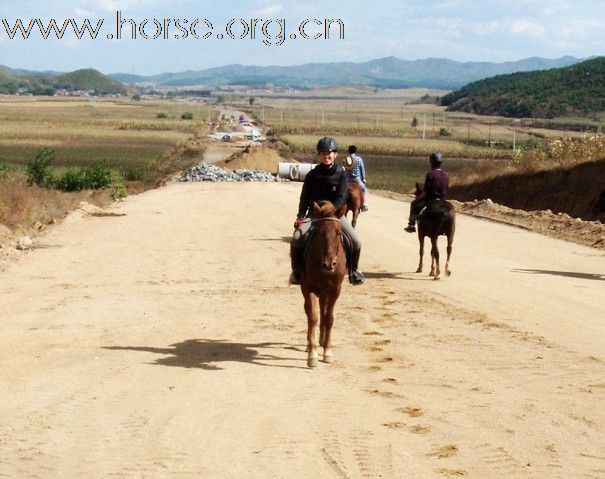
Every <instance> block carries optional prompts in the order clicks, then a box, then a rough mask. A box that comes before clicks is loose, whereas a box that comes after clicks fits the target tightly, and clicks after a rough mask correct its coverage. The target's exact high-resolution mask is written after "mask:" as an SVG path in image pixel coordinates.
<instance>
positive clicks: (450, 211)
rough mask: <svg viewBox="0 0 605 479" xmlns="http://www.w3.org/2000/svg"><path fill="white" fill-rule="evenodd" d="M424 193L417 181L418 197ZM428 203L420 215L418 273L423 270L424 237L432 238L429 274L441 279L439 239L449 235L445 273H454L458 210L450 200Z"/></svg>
mask: <svg viewBox="0 0 605 479" xmlns="http://www.w3.org/2000/svg"><path fill="white" fill-rule="evenodd" d="M420 193H422V187H421V186H420V185H419V184H418V183H416V192H415V195H416V197H418V195H420ZM435 201H436V203H435V202H434V203H433V204H431V203H430V202H429V203H428V204H427V206H426V208H425V210H424V211H423V212H422V214H421V215H420V216H419V217H418V240H419V241H420V261H419V263H418V269H417V270H416V273H421V272H422V256H423V255H424V237H425V236H428V237H429V238H431V272H430V273H429V276H433V279H439V275H440V271H439V248H437V239H438V238H439V236H441V235H445V236H446V237H447V260H446V262H445V275H446V276H449V275H450V274H452V272H451V271H450V256H451V254H452V244H453V242H454V232H455V231H456V211H455V210H454V205H452V204H451V203H450V202H449V201H438V200H435Z"/></svg>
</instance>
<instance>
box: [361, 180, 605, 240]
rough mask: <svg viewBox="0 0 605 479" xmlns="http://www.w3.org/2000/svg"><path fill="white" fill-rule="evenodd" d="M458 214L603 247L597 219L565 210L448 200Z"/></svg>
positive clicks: (379, 193) (602, 228)
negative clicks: (531, 208)
mask: <svg viewBox="0 0 605 479" xmlns="http://www.w3.org/2000/svg"><path fill="white" fill-rule="evenodd" d="M373 194H375V195H377V196H384V197H385V198H392V199H395V200H399V201H412V200H413V199H414V198H413V196H412V195H409V194H408V195H403V194H400V193H395V192H392V191H380V190H374V191H373ZM450 202H451V203H452V204H453V205H454V207H455V208H456V211H457V212H458V213H464V214H467V215H471V216H476V217H477V218H482V219H486V220H491V221H496V222H498V223H505V224H508V225H512V226H517V227H519V228H523V229H526V230H529V231H534V232H536V233H540V234H543V235H546V236H552V237H554V238H559V239H562V240H565V241H570V242H572V243H576V244H581V245H585V246H590V247H592V248H596V249H600V250H605V225H604V224H603V223H601V222H600V221H585V220H582V219H580V218H572V217H571V216H569V215H568V214H567V213H553V212H552V211H551V210H549V209H547V210H535V211H525V210H521V209H513V208H509V207H508V206H504V205H500V204H498V203H495V202H494V201H492V200H491V199H485V200H474V201H466V202H463V201H456V200H450Z"/></svg>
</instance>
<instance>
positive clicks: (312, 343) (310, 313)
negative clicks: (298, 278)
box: [304, 292, 319, 368]
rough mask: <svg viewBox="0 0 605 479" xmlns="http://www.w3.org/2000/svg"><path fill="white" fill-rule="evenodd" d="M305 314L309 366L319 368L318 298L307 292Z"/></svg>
mask: <svg viewBox="0 0 605 479" xmlns="http://www.w3.org/2000/svg"><path fill="white" fill-rule="evenodd" d="M304 295H305V313H306V314H307V366H309V367H310V368H314V367H316V366H317V362H318V358H319V354H318V352H317V346H318V344H317V323H318V322H319V321H318V320H319V317H318V316H319V315H318V308H317V297H316V296H315V295H314V294H313V293H309V292H306V293H304Z"/></svg>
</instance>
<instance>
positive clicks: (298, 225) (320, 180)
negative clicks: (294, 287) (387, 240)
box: [290, 137, 364, 284]
mask: <svg viewBox="0 0 605 479" xmlns="http://www.w3.org/2000/svg"><path fill="white" fill-rule="evenodd" d="M317 153H318V154H319V158H320V163H319V165H317V166H316V167H315V168H313V169H312V170H311V171H310V172H309V173H307V175H306V176H305V182H304V184H303V187H302V191H301V193H300V201H299V203H298V213H297V215H296V221H294V230H295V231H294V236H293V237H292V241H291V242H290V258H291V261H292V274H291V275H290V283H291V284H300V273H301V269H302V265H301V264H300V263H301V250H302V248H303V241H302V237H303V235H304V234H305V233H306V232H307V231H308V230H309V228H310V227H311V220H312V219H313V215H312V210H311V205H312V204H313V202H315V201H320V200H328V201H330V202H332V203H333V204H334V206H335V207H336V209H338V208H340V207H341V206H342V205H344V204H345V202H346V201H347V194H348V179H347V174H346V172H345V170H344V168H343V167H342V166H340V165H337V164H336V163H335V160H336V156H337V155H338V144H337V143H336V141H335V140H334V139H333V138H329V137H323V138H322V139H320V140H319V142H318V143H317ZM307 215H308V217H307ZM339 220H340V225H341V227H342V230H343V231H344V232H345V233H346V234H347V235H348V236H349V238H351V243H352V246H353V253H352V258H351V263H352V265H351V269H352V270H353V271H352V272H351V275H350V280H351V282H352V283H353V284H361V283H363V282H364V277H363V274H362V273H361V271H358V269H357V268H358V266H359V255H360V253H361V241H360V239H359V235H358V234H357V232H356V231H355V229H354V228H353V227H352V226H351V223H349V221H348V220H347V219H346V217H344V216H341V217H340V218H339Z"/></svg>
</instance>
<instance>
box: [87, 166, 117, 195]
mask: <svg viewBox="0 0 605 479" xmlns="http://www.w3.org/2000/svg"><path fill="white" fill-rule="evenodd" d="M110 184H111V169H110V168H109V165H108V164H107V163H106V162H104V161H96V162H94V163H92V164H91V165H90V166H87V167H85V168H83V169H82V185H83V187H84V188H90V189H95V190H96V189H98V188H106V187H108V186H109V185H110Z"/></svg>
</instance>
